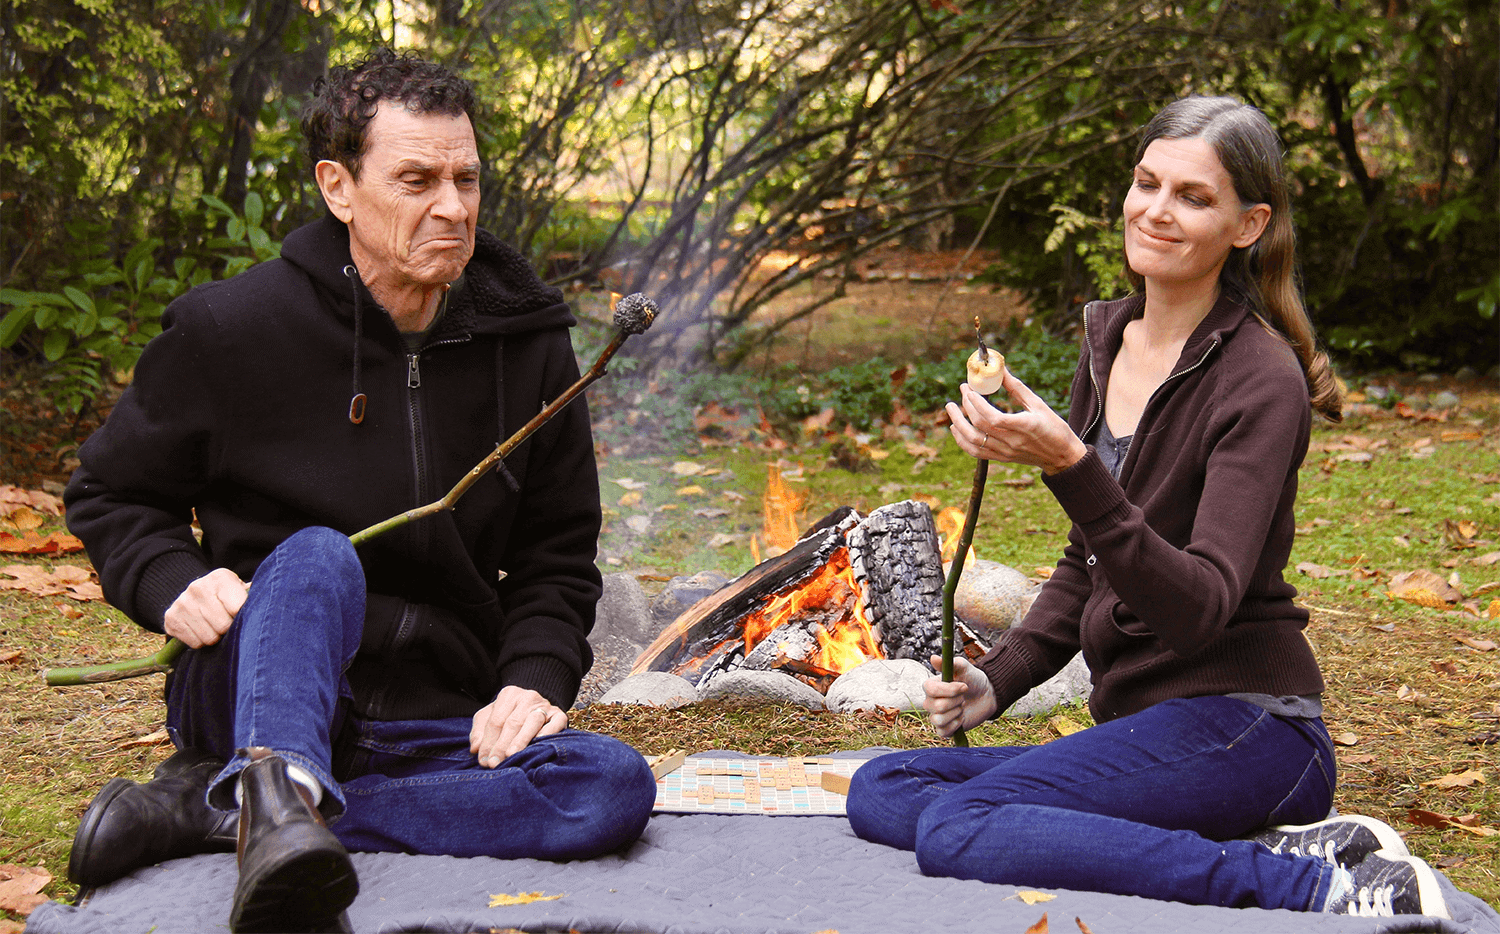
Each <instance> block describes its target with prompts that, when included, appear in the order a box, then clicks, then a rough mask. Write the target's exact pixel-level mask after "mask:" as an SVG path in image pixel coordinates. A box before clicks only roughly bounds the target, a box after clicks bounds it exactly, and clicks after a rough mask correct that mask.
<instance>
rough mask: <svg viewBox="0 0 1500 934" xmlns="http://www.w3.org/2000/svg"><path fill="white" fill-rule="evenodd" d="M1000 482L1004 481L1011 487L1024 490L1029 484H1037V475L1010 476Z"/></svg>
mask: <svg viewBox="0 0 1500 934" xmlns="http://www.w3.org/2000/svg"><path fill="white" fill-rule="evenodd" d="M1000 482H1001V483H1003V484H1005V485H1006V486H1008V487H1011V488H1012V489H1016V490H1023V489H1025V488H1026V487H1029V486H1036V477H1035V476H1026V477H1009V478H1007V479H1005V480H1001V481H1000Z"/></svg>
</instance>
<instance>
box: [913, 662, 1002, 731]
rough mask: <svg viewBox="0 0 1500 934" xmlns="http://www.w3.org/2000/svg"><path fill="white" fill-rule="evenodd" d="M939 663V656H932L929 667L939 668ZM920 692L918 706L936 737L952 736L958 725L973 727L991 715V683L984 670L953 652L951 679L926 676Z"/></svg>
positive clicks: (940, 664) (992, 712) (993, 689)
mask: <svg viewBox="0 0 1500 934" xmlns="http://www.w3.org/2000/svg"><path fill="white" fill-rule="evenodd" d="M942 665H943V660H942V658H941V657H939V656H937V655H934V656H932V667H934V668H937V669H938V670H940V671H941V670H942ZM922 691H923V693H924V694H925V695H926V696H925V697H923V698H922V709H923V710H925V711H927V719H928V721H929V722H930V723H931V724H932V728H933V729H934V730H937V732H938V735H939V736H952V735H953V734H954V732H955V731H957V730H958V728H959V727H963V728H964V729H966V730H969V729H973V728H974V727H976V726H978V725H979V724H981V723H983V722H984V721H986V720H988V719H989V718H990V717H992V716H994V714H995V709H996V703H997V702H996V700H995V686H994V685H993V684H991V683H990V679H989V677H988V676H986V675H985V673H984V672H982V671H980V670H979V669H978V668H975V667H974V666H973V665H970V664H969V661H968V659H966V658H962V657H960V656H957V655H955V656H954V658H953V680H952V681H944V680H943V679H942V678H928V679H927V680H926V681H924V682H922Z"/></svg>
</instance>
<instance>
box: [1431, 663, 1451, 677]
mask: <svg viewBox="0 0 1500 934" xmlns="http://www.w3.org/2000/svg"><path fill="white" fill-rule="evenodd" d="M1431 664H1432V670H1433V671H1435V672H1437V673H1438V674H1440V675H1447V676H1449V677H1450V678H1451V677H1455V676H1457V674H1458V666H1457V665H1455V664H1453V663H1452V662H1432V663H1431Z"/></svg>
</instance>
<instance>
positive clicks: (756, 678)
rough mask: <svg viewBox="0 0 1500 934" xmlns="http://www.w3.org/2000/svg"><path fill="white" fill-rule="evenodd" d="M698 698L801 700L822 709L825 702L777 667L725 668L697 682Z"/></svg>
mask: <svg viewBox="0 0 1500 934" xmlns="http://www.w3.org/2000/svg"><path fill="white" fill-rule="evenodd" d="M698 699H699V700H714V699H725V700H744V701H759V702H762V703H768V704H800V705H802V706H803V707H806V708H807V709H808V710H824V709H826V708H827V706H828V705H827V702H826V701H825V700H824V698H823V695H822V694H819V693H818V691H817V689H816V688H812V687H809V686H808V685H806V684H803V683H802V682H801V681H798V680H797V679H796V678H793V677H792V676H791V675H789V674H786V673H784V672H780V671H748V670H746V669H743V668H740V669H736V670H734V671H724V672H719V673H718V674H715V675H714V676H713V677H712V678H710V679H708V680H707V681H705V682H704V683H703V684H700V685H699V686H698Z"/></svg>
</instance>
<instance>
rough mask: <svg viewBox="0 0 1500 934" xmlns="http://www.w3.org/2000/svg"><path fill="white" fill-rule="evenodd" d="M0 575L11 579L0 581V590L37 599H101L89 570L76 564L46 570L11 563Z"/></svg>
mask: <svg viewBox="0 0 1500 934" xmlns="http://www.w3.org/2000/svg"><path fill="white" fill-rule="evenodd" d="M0 574H3V575H5V576H7V577H11V578H14V580H4V579H0V590H24V591H26V592H27V593H29V594H34V595H36V596H38V597H57V596H62V597H72V598H73V599H74V600H103V599H104V591H103V590H102V589H101V588H100V587H99V585H98V584H95V583H93V582H92V581H91V580H90V579H89V578H90V575H89V572H88V570H87V569H86V568H81V567H77V566H76V565H71V564H59V565H58V566H56V567H55V568H52V569H51V570H50V571H49V570H48V569H47V568H44V567H42V566H40V565H36V564H10V565H6V566H5V567H0Z"/></svg>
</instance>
